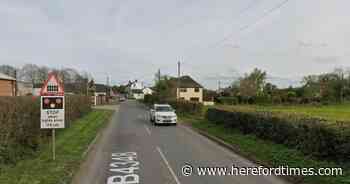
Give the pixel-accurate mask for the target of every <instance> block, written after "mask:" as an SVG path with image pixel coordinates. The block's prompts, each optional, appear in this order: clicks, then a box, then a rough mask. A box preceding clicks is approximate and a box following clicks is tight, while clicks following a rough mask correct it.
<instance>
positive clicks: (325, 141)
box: [206, 108, 350, 161]
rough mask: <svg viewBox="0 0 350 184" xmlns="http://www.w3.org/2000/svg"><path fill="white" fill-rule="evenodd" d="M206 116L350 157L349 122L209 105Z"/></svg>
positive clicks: (315, 152) (305, 148)
mask: <svg viewBox="0 0 350 184" xmlns="http://www.w3.org/2000/svg"><path fill="white" fill-rule="evenodd" d="M206 118H207V119H208V120H209V121H211V122H214V123H217V124H225V125H226V126H227V127H229V128H234V129H238V130H239V131H241V132H242V133H244V134H254V135H256V136H257V137H260V138H262V139H266V140H271V141H273V142H275V143H279V144H285V145H287V146H289V147H292V148H296V149H298V150H301V151H302V152H304V153H305V154H307V155H312V156H315V157H318V158H325V159H331V160H338V161H346V160H347V161H348V160H349V159H350V124H349V123H345V122H343V123H341V122H337V123H329V122H325V120H322V119H317V118H309V117H302V116H299V115H295V114H290V115H289V114H274V113H271V112H255V111H241V110H232V111H227V110H222V109H218V108H211V109H208V111H207V112H206Z"/></svg>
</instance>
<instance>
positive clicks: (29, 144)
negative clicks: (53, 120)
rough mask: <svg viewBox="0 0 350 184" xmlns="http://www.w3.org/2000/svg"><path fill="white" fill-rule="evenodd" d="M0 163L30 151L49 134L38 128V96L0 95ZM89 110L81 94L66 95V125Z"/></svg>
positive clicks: (88, 104) (45, 139)
mask: <svg viewBox="0 0 350 184" xmlns="http://www.w3.org/2000/svg"><path fill="white" fill-rule="evenodd" d="M0 104H1V106H0V165H1V164H14V163H15V162H16V161H17V160H19V159H21V158H22V157H24V156H27V155H29V154H33V153H34V152H35V151H36V150H37V149H39V147H40V145H41V144H42V143H44V142H46V141H47V139H48V137H49V136H50V135H51V134H50V132H49V131H48V130H41V129H40V97H29V96H27V97H0ZM90 110H91V107H90V100H89V98H88V97H84V96H66V104H65V113H66V114H65V116H66V127H69V126H70V123H71V122H72V121H73V120H75V119H77V118H79V117H81V116H82V115H84V114H85V113H87V112H89V111H90Z"/></svg>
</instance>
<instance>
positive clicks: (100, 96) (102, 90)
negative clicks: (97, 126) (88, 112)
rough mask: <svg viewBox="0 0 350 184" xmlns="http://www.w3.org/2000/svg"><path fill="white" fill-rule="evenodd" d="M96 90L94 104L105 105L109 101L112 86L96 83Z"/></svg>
mask: <svg viewBox="0 0 350 184" xmlns="http://www.w3.org/2000/svg"><path fill="white" fill-rule="evenodd" d="M94 89H95V92H94V94H93V103H94V105H103V104H106V103H108V100H109V97H110V91H111V89H110V87H108V86H107V85H104V84H95V85H94Z"/></svg>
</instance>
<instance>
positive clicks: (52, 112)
mask: <svg viewBox="0 0 350 184" xmlns="http://www.w3.org/2000/svg"><path fill="white" fill-rule="evenodd" d="M40 94H41V105H40V107H41V116H40V120H41V125H40V127H41V128H42V129H51V130H52V159H53V160H56V129H57V128H64V127H65V113H64V106H65V98H64V90H63V85H62V84H61V83H60V81H59V79H58V77H57V76H56V75H54V74H49V78H48V80H47V81H46V82H45V84H44V86H43V87H42V89H41V91H40Z"/></svg>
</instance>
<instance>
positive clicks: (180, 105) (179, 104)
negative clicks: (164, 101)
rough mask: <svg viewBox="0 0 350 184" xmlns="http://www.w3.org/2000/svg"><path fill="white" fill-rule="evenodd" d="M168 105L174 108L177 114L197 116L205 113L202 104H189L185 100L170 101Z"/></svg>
mask: <svg viewBox="0 0 350 184" xmlns="http://www.w3.org/2000/svg"><path fill="white" fill-rule="evenodd" d="M168 103H169V104H170V105H171V106H172V107H173V108H175V109H176V112H177V113H179V114H184V115H186V114H190V115H197V114H201V113H202V112H203V104H201V103H195V102H189V101H185V100H179V101H176V100H174V101H169V102H168Z"/></svg>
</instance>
